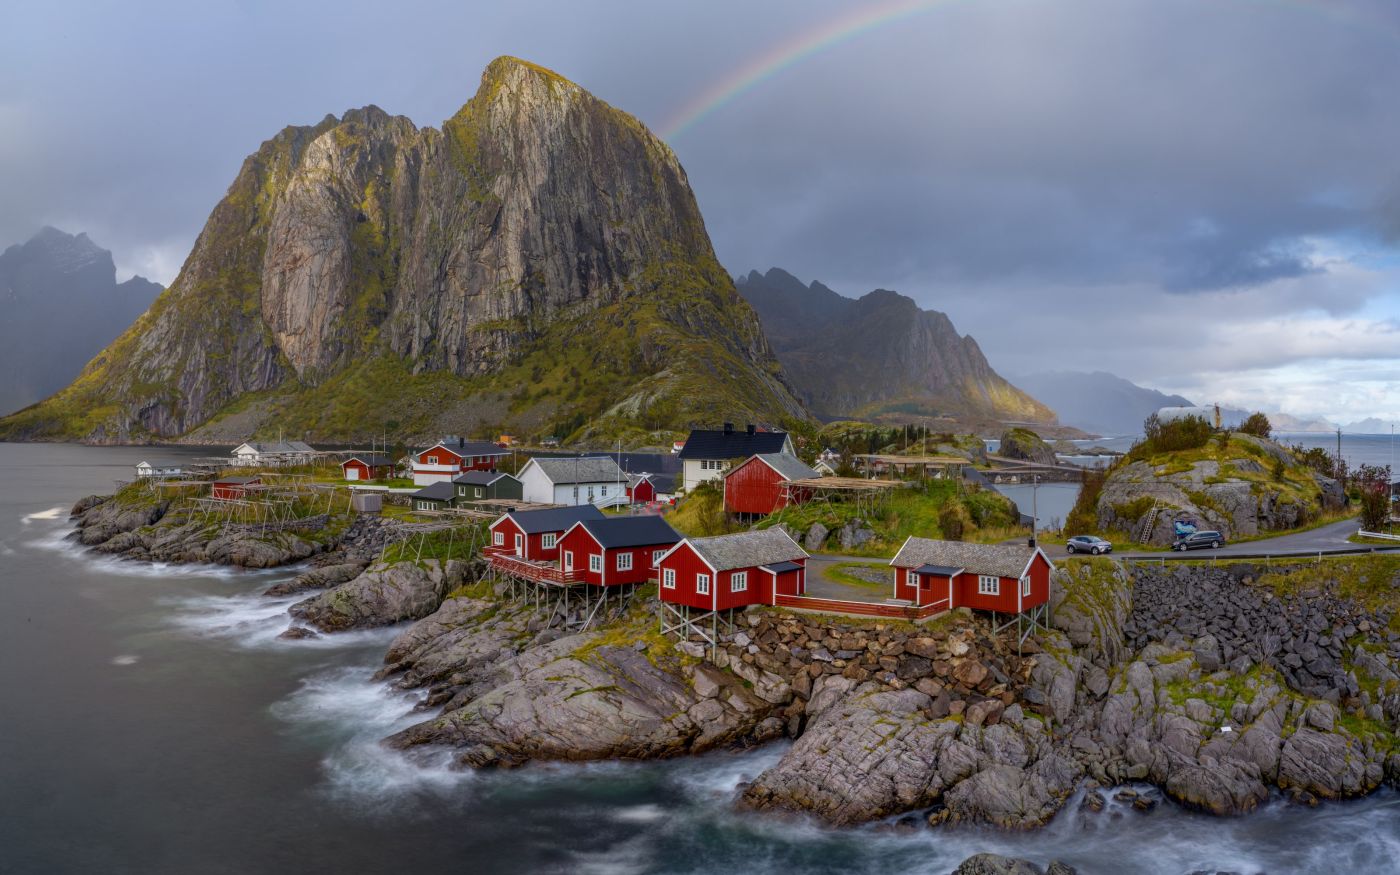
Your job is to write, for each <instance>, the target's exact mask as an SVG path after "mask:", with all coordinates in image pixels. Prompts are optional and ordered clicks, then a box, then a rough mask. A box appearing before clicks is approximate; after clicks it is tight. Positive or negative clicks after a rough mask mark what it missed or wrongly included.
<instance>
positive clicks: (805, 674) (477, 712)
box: [75, 499, 1400, 872]
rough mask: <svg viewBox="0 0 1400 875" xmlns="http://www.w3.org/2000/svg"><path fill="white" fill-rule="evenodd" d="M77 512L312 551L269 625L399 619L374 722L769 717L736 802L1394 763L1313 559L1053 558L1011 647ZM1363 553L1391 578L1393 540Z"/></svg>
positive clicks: (1378, 628)
mask: <svg viewBox="0 0 1400 875" xmlns="http://www.w3.org/2000/svg"><path fill="white" fill-rule="evenodd" d="M75 513H76V514H77V516H76V517H75V519H76V520H77V524H78V530H77V533H78V534H77V537H78V539H79V540H80V541H81V542H82V543H84V544H85V545H88V546H90V547H92V548H93V549H98V550H102V551H104V552H108V553H112V554H115V555H125V556H129V557H132V558H136V559H147V560H156V559H162V560H166V561H171V560H173V561H212V562H229V563H232V564H245V563H254V564H256V563H261V562H269V563H273V564H277V563H278V562H280V563H285V562H289V561H303V560H305V559H309V560H310V561H311V564H312V566H313V567H311V568H309V569H308V570H306V571H304V572H303V573H302V574H300V575H298V577H296V578H295V579H293V580H291V581H287V582H284V583H280V584H277V585H276V586H274V587H272V588H271V589H269V590H268V594H269V595H271V596H280V597H286V596H289V595H302V594H304V595H305V596H306V598H305V599H303V600H302V601H299V602H297V603H296V604H294V605H293V606H292V607H291V608H290V614H291V616H292V617H293V618H294V619H295V621H296V622H297V623H299V624H303V625H295V626H293V628H292V629H291V630H289V632H288V637H307V636H313V635H317V634H334V633H336V632H339V631H343V630H347V629H354V628H368V627H375V626H389V625H395V624H399V623H404V622H407V621H416V622H413V623H412V624H411V625H408V626H407V627H406V628H404V630H403V631H402V632H401V633H400V634H399V635H398V636H397V637H396V638H395V640H394V641H393V643H392V644H391V645H390V647H389V649H388V651H387V652H386V654H385V659H384V667H383V669H382V670H381V671H380V674H379V677H380V678H381V679H383V680H386V681H388V682H390V683H393V684H395V685H397V686H398V687H400V688H403V689H412V690H421V691H423V696H424V698H423V703H422V706H421V708H422V710H423V720H422V721H421V722H419V723H417V724H415V725H413V726H411V727H410V728H408V729H406V730H403V731H402V732H399V733H397V734H396V735H394V736H391V737H390V738H388V739H386V741H385V743H386V744H387V745H388V746H389V747H391V748H396V749H400V750H404V751H408V752H411V751H414V750H417V749H420V748H428V747H431V748H439V749H440V748H444V747H445V748H449V749H451V750H452V751H453V756H454V759H455V761H456V762H457V763H458V764H459V765H460V766H462V767H472V768H482V767H511V766H519V765H523V764H525V763H529V762H534V761H548V760H563V761H581V760H601V759H616V758H626V759H652V758H662V757H674V756H682V755H690V754H697V753H701V752H704V751H709V750H714V749H717V748H732V747H745V746H751V745H757V744H762V743H765V742H768V741H772V740H775V739H779V738H788V739H791V740H792V744H791V746H790V747H789V748H788V749H787V750H786V752H785V753H784V754H783V756H782V758H781V759H780V760H779V761H778V762H777V763H775V764H774V765H772V766H771V767H769V768H768V769H766V770H765V771H764V772H763V773H762V774H760V775H758V776H757V777H756V778H755V779H754V780H753V781H752V782H751V783H749V784H748V785H747V786H745V787H744V788H743V789H742V792H741V793H740V795H739V798H738V800H737V801H736V804H738V805H740V806H743V807H746V808H750V809H754V810H762V811H771V812H781V813H789V814H797V815H801V816H807V817H813V818H815V819H818V820H820V821H823V822H825V823H828V824H832V825H836V826H848V825H855V824H861V823H867V822H871V821H876V820H882V819H887V818H900V819H909V818H918V819H920V820H923V821H926V822H928V823H933V824H938V823H950V822H962V823H979V824H987V825H992V826H996V827H1000V828H1005V829H1029V828H1034V827H1037V826H1040V825H1042V824H1044V823H1046V822H1048V821H1049V820H1050V819H1051V818H1052V817H1053V816H1054V815H1055V814H1056V813H1057V812H1058V811H1059V810H1060V809H1061V807H1062V806H1063V805H1064V804H1065V802H1066V801H1067V800H1068V799H1069V798H1070V797H1071V795H1072V794H1074V793H1075V791H1076V790H1079V789H1085V790H1086V795H1085V803H1084V804H1085V806H1086V807H1087V809H1088V810H1090V811H1093V810H1097V809H1099V808H1102V807H1103V805H1104V804H1105V802H1106V798H1105V794H1106V793H1108V792H1110V789H1109V788H1113V787H1116V786H1118V785H1122V784H1125V783H1129V782H1145V783H1149V784H1152V785H1154V786H1155V787H1156V788H1157V790H1156V792H1158V793H1160V794H1161V795H1162V796H1165V797H1167V798H1170V799H1172V800H1175V801H1176V802H1178V803H1181V804H1182V805H1185V806H1188V807H1191V808H1194V809H1198V810H1201V811H1206V812H1210V813H1213V814H1217V815H1239V814H1245V813H1248V812H1250V811H1252V810H1253V809H1255V808H1256V807H1258V806H1259V805H1260V804H1261V803H1262V802H1263V801H1265V800H1266V799H1268V798H1270V796H1271V795H1273V794H1277V793H1282V794H1284V795H1286V797H1287V798H1290V799H1293V800H1295V801H1297V802H1299V803H1303V804H1315V803H1316V802H1317V801H1318V800H1323V799H1341V798H1347V797H1354V796H1360V795H1363V794H1366V793H1369V792H1371V791H1373V790H1375V789H1376V788H1377V787H1379V786H1381V785H1382V784H1383V783H1390V784H1392V785H1394V784H1397V783H1400V745H1397V741H1396V729H1397V726H1400V635H1398V634H1397V633H1396V632H1394V631H1391V619H1392V617H1391V615H1390V613H1389V611H1388V610H1386V609H1376V610H1367V609H1365V608H1363V607H1362V606H1361V605H1359V604H1358V603H1357V602H1355V601H1354V600H1352V599H1350V598H1346V597H1343V596H1342V595H1341V594H1340V590H1341V588H1340V586H1339V584H1338V582H1337V581H1335V580H1329V579H1328V578H1327V572H1325V571H1323V570H1320V569H1321V568H1322V566H1318V567H1316V568H1311V567H1301V568H1298V569H1295V570H1293V571H1291V572H1288V571H1284V570H1278V569H1260V568H1258V567H1255V566H1252V565H1236V566H1227V567H1222V568H1214V567H1209V566H1204V565H1175V566H1171V567H1167V568H1156V567H1144V566H1139V567H1135V568H1133V569H1132V570H1131V572H1130V571H1129V570H1128V569H1126V568H1125V567H1124V566H1122V565H1119V564H1117V563H1115V562H1113V561H1110V560H1107V559H1096V560H1074V561H1071V562H1068V563H1065V564H1064V565H1062V566H1061V568H1060V569H1059V570H1057V572H1056V574H1055V577H1054V582H1055V586H1054V587H1053V597H1052V613H1053V628H1052V629H1051V630H1050V631H1042V632H1040V633H1038V634H1037V635H1035V636H1033V637H1030V638H1028V639H1027V640H1026V641H1025V642H1024V644H1022V645H1021V646H1020V647H1018V646H1017V643H1016V640H1015V639H1014V638H1013V637H1011V636H1010V635H1009V634H1007V633H1003V634H993V631H992V627H991V625H990V623H989V621H988V619H987V618H986V617H983V616H974V615H972V614H970V613H967V612H965V611H959V612H954V613H952V614H950V615H945V616H944V617H941V618H938V619H937V620H936V621H933V622H930V623H927V624H925V625H923V626H914V625H910V624H905V623H899V622H883V623H881V622H873V621H864V620H855V619H843V618H839V617H832V616H828V615H819V614H811V613H798V612H793V611H787V610H780V609H771V608H751V609H749V610H747V611H744V612H742V613H740V614H738V615H737V616H736V618H735V623H734V626H733V627H732V628H730V629H729V630H728V631H726V632H724V633H723V634H722V635H721V639H720V645H719V647H718V648H716V649H715V650H714V652H713V653H711V652H709V651H708V650H707V649H706V648H705V647H704V646H703V645H702V644H700V643H699V642H695V641H689V642H679V643H678V642H675V641H672V640H669V639H667V638H664V637H662V636H661V635H660V634H659V633H658V632H657V624H656V619H655V615H654V613H653V604H652V602H651V599H650V597H649V596H646V595H640V596H638V597H637V598H636V599H634V600H633V601H632V603H631V604H630V605H628V606H627V608H626V610H624V611H621V612H620V613H619V614H617V615H616V616H614V617H612V618H611V619H609V620H607V621H606V622H604V623H602V624H601V625H600V626H599V627H598V628H596V629H593V630H590V631H586V632H566V631H563V630H562V629H561V628H559V625H560V624H559V623H558V620H559V619H561V618H560V617H555V616H548V615H546V614H545V613H544V612H538V611H535V610H533V609H532V608H531V607H529V606H528V605H525V604H522V603H517V602H512V601H510V600H509V599H508V598H506V596H505V593H504V592H503V591H502V590H500V589H499V588H497V587H493V585H492V584H491V582H490V581H489V580H484V579H481V571H482V567H481V565H480V564H479V563H477V562H462V561H455V560H454V561H448V562H440V561H437V560H423V561H421V562H399V563H395V564H392V565H386V564H382V563H379V562H377V556H378V552H379V550H380V548H382V546H383V543H384V539H385V538H387V537H389V535H388V533H386V532H385V531H384V526H385V523H386V522H387V521H385V522H375V523H360V522H356V523H355V524H353V525H351V526H350V527H348V528H346V529H345V530H344V531H343V532H340V533H338V534H337V535H336V536H335V537H324V533H320V535H318V533H316V532H304V531H283V532H269V533H258V534H256V536H255V535H254V533H251V532H239V531H230V530H227V529H225V530H222V531H219V532H215V533H211V532H208V531H207V530H206V531H205V532H204V534H203V536H204V538H205V540H203V541H201V540H200V538H199V537H197V536H196V533H195V532H194V531H193V529H192V526H193V524H192V523H191V522H190V521H188V520H184V521H182V520H181V519H179V518H178V513H177V512H172V511H171V509H170V508H169V507H162V506H161V505H159V504H156V505H151V506H141V507H133V506H123V505H121V504H118V503H115V502H108V501H98V500H88V499H85V500H84V501H83V502H80V503H79V505H78V506H77V507H75ZM356 526H359V528H358V529H357V528H356ZM176 557H186V558H183V559H177V558H176ZM1368 561H1370V560H1368ZM1362 564H1364V563H1363V562H1362V560H1358V567H1361V565H1362ZM258 567H262V566H258ZM1329 567H1330V566H1329ZM1338 567H1340V566H1338ZM1346 567H1347V568H1350V566H1346ZM1309 568H1311V570H1309ZM1353 571H1354V569H1353ZM1362 572H1364V573H1363V574H1362V577H1363V579H1364V577H1365V573H1368V574H1371V575H1377V574H1381V573H1385V574H1390V575H1392V577H1391V578H1388V579H1385V580H1380V579H1376V580H1372V581H1370V585H1372V586H1374V587H1389V588H1392V589H1393V588H1394V586H1395V580H1394V579H1393V574H1394V572H1393V570H1390V568H1389V566H1388V565H1384V564H1372V565H1365V566H1364V568H1362ZM1339 573H1340V572H1339ZM1357 573H1361V572H1357ZM1290 575H1298V577H1297V578H1293V577H1291V576H1290ZM1280 580H1282V581H1283V583H1282V584H1280V583H1279V581H1280ZM1290 581H1293V582H1296V583H1297V585H1292V584H1291V583H1290ZM1157 798H1160V797H1156V796H1150V795H1149V796H1143V797H1141V799H1140V800H1138V799H1136V797H1135V800H1134V801H1135V804H1136V805H1137V807H1141V808H1149V807H1151V805H1153V804H1155V801H1156V799H1157ZM984 864H985V865H991V864H989V863H986V861H983V862H982V863H977V864H976V865H978V866H982V865H984ZM1013 864H1016V861H1012V862H1011V863H1010V864H1007V865H1013ZM998 865H1000V864H998ZM1026 865H1029V864H1026ZM960 871H962V870H960ZM966 871H968V872H982V871H987V872H999V871H1006V872H1021V871H1040V870H1038V869H1033V868H1032V869H1016V868H1003V869H988V868H973V869H967V870H966ZM1051 871H1068V870H1067V869H1060V870H1055V869H1053V868H1052V870H1051Z"/></svg>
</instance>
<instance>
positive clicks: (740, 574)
mask: <svg viewBox="0 0 1400 875" xmlns="http://www.w3.org/2000/svg"><path fill="white" fill-rule="evenodd" d="M729 591H730V592H748V591H749V573H748V572H747V571H733V572H730V574H729Z"/></svg>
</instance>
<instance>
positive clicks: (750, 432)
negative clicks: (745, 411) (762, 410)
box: [748, 422, 754, 437]
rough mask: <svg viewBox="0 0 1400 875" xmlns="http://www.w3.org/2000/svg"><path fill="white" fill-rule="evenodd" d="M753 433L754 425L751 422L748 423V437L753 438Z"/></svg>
mask: <svg viewBox="0 0 1400 875" xmlns="http://www.w3.org/2000/svg"><path fill="white" fill-rule="evenodd" d="M753 432H754V425H753V423H752V422H750V423H749V427H748V433H749V437H753Z"/></svg>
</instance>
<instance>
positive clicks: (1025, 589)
mask: <svg viewBox="0 0 1400 875" xmlns="http://www.w3.org/2000/svg"><path fill="white" fill-rule="evenodd" d="M1030 594H1031V576H1030V575H1029V574H1027V575H1026V576H1024V577H1022V578H1021V595H1022V596H1028V595H1030Z"/></svg>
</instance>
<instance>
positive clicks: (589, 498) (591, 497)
mask: <svg viewBox="0 0 1400 875" xmlns="http://www.w3.org/2000/svg"><path fill="white" fill-rule="evenodd" d="M588 500H589V501H592V500H593V487H592V486H590V487H588Z"/></svg>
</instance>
